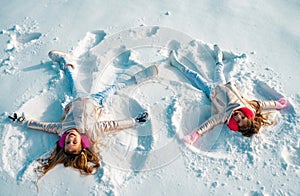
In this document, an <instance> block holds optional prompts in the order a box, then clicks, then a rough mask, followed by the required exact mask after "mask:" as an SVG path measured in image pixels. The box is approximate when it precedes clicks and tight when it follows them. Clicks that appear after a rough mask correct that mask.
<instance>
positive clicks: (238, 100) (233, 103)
mask: <svg viewBox="0 0 300 196" xmlns="http://www.w3.org/2000/svg"><path fill="white" fill-rule="evenodd" d="M210 99H211V102H212V113H213V115H212V116H211V117H210V118H209V119H208V120H206V121H205V122H204V123H202V124H201V125H200V126H199V127H197V128H196V131H198V133H199V134H200V135H202V134H204V133H205V132H206V131H208V130H210V129H212V128H213V127H215V126H217V125H220V124H227V123H228V121H229V119H230V117H231V115H232V113H233V111H234V110H237V109H239V108H242V107H247V108H249V109H251V110H253V112H255V110H254V109H253V108H252V107H251V105H249V104H248V103H247V101H246V99H244V97H243V96H242V95H241V94H240V92H239V90H238V89H237V86H236V84H235V83H234V82H229V83H227V84H225V85H223V84H221V85H217V86H216V87H215V88H214V89H213V90H212V92H211V94H210ZM259 104H260V106H261V107H262V109H275V107H276V102H275V101H259Z"/></svg>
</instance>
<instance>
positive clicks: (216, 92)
mask: <svg viewBox="0 0 300 196" xmlns="http://www.w3.org/2000/svg"><path fill="white" fill-rule="evenodd" d="M214 52H215V56H216V67H215V73H214V74H215V75H214V84H213V85H211V86H209V84H208V83H207V81H206V80H205V79H204V78H203V77H202V76H201V75H199V74H198V73H196V72H194V71H192V70H190V69H189V68H188V67H187V66H185V65H183V64H182V63H180V62H179V61H178V59H177V56H176V54H175V52H174V51H171V52H170V56H169V59H170V64H171V65H172V66H174V67H176V68H177V69H178V70H179V71H180V72H182V73H183V74H184V76H185V77H187V78H188V79H189V80H190V81H192V82H194V84H195V85H196V86H195V87H196V88H198V89H201V90H202V91H203V92H204V93H205V94H206V96H207V97H208V98H210V100H211V102H212V105H213V113H214V115H213V116H211V117H210V118H209V119H208V120H206V121H205V122H204V123H202V124H201V125H200V126H199V127H197V128H196V129H195V130H194V131H192V132H191V133H190V134H189V135H186V136H185V137H184V138H183V141H184V142H186V143H188V144H193V143H194V142H195V141H196V140H197V139H198V138H199V137H200V136H201V135H203V134H204V133H205V132H207V131H208V130H210V129H212V128H213V127H215V126H217V125H219V124H224V123H225V124H227V126H228V127H229V129H231V130H233V131H238V132H241V133H242V135H243V136H246V137H250V136H252V135H254V134H257V133H258V132H259V129H260V128H261V126H264V125H272V124H273V122H269V121H268V113H265V114H262V110H267V109H282V108H285V107H286V106H287V103H288V101H287V99H285V98H281V99H279V100H278V101H272V100H269V101H261V100H260V101H258V100H252V101H249V100H246V99H245V98H244V97H243V96H242V95H241V94H240V92H239V91H238V89H237V87H236V85H235V84H234V83H233V82H226V81H225V77H224V73H223V68H224V65H223V63H222V59H223V54H222V51H221V50H220V48H219V47H218V45H214Z"/></svg>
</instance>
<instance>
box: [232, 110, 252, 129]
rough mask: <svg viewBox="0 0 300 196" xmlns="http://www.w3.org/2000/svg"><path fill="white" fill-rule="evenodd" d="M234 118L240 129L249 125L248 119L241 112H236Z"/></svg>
mask: <svg viewBox="0 0 300 196" xmlns="http://www.w3.org/2000/svg"><path fill="white" fill-rule="evenodd" d="M232 117H233V119H234V120H235V121H236V123H237V124H238V126H239V127H244V126H246V125H247V124H248V120H247V117H246V116H245V115H244V114H243V112H241V111H239V110H235V111H234V112H233V114H232Z"/></svg>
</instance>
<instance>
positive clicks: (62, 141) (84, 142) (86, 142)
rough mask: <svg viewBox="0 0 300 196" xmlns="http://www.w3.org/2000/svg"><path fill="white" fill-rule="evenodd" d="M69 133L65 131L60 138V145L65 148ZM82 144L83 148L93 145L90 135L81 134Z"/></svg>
mask: <svg viewBox="0 0 300 196" xmlns="http://www.w3.org/2000/svg"><path fill="white" fill-rule="evenodd" d="M67 135H68V134H67V133H64V134H62V136H61V137H60V138H59V141H58V145H59V147H61V148H63V147H64V146H65V140H66V137H67ZM81 144H82V148H83V149H86V148H89V147H90V146H91V141H90V139H89V138H88V136H86V135H81Z"/></svg>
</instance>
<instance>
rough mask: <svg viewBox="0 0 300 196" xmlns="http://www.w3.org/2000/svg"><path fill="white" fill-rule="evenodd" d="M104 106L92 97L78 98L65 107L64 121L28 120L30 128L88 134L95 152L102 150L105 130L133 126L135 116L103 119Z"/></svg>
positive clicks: (58, 132) (52, 131)
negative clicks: (75, 130) (71, 130)
mask: <svg viewBox="0 0 300 196" xmlns="http://www.w3.org/2000/svg"><path fill="white" fill-rule="evenodd" d="M101 111H102V107H100V105H99V104H98V103H97V102H96V101H94V100H93V99H91V98H77V99H75V100H74V101H72V102H71V103H69V104H68V105H67V106H66V107H65V109H64V112H65V118H64V119H63V120H62V122H59V123H58V122H38V121H35V120H28V121H27V126H28V128H30V129H36V130H41V131H45V132H49V133H54V134H58V135H59V136H61V135H62V134H63V133H64V132H65V131H67V130H69V129H72V128H74V129H77V130H78V132H80V133H81V134H86V135H87V136H88V137H89V138H90V140H91V148H92V150H93V151H94V152H96V153H98V152H99V151H100V146H101V139H102V138H103V137H102V134H103V132H106V131H113V130H121V129H126V128H130V127H133V126H134V125H135V121H134V119H133V118H128V119H125V120H117V121H116V120H112V121H101V120H100V117H101Z"/></svg>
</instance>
